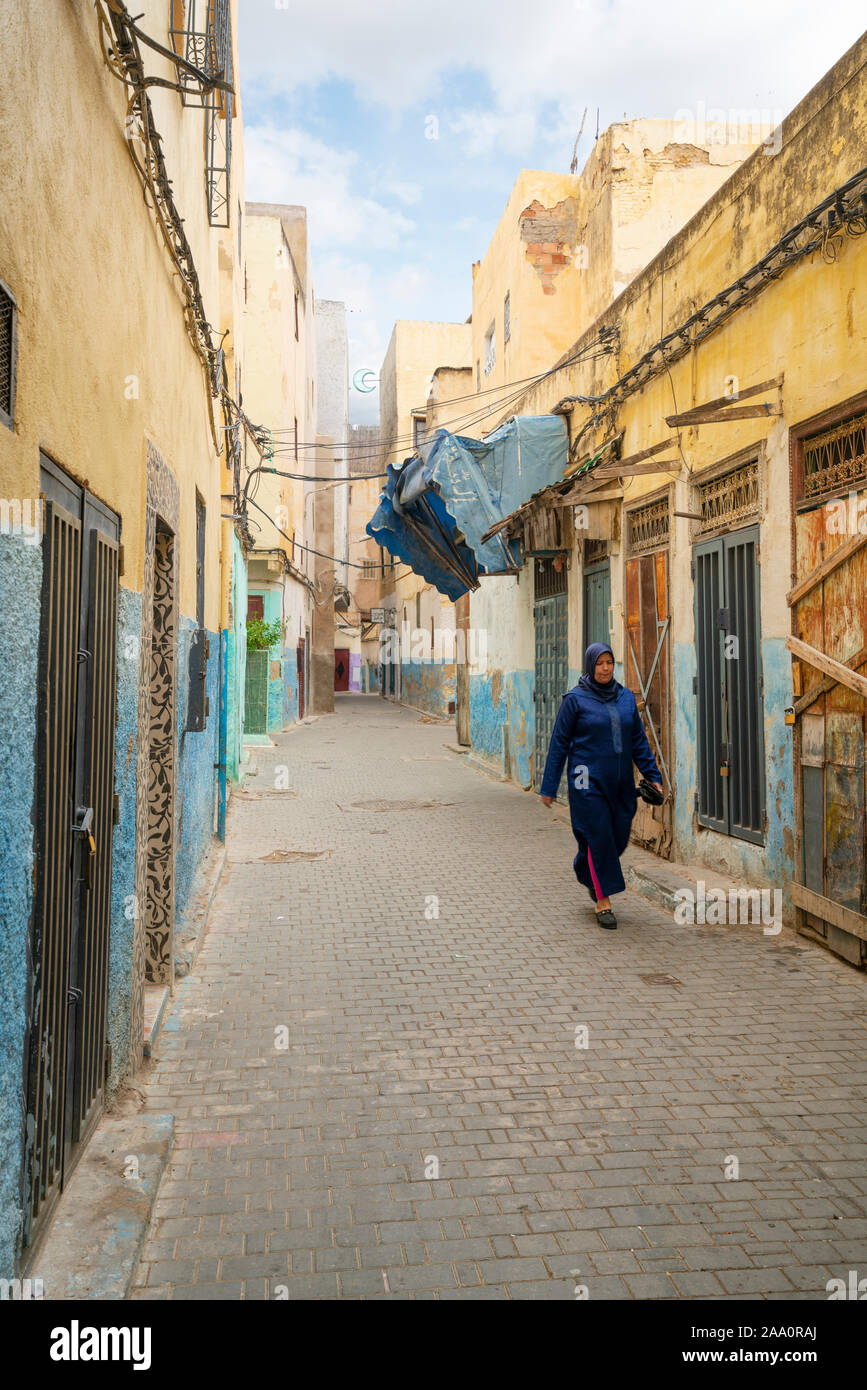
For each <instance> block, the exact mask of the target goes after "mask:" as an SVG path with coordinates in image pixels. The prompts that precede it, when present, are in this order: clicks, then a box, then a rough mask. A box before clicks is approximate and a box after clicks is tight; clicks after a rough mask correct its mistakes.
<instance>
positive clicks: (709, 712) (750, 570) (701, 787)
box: [693, 526, 765, 844]
mask: <svg viewBox="0 0 867 1390" xmlns="http://www.w3.org/2000/svg"><path fill="white" fill-rule="evenodd" d="M693 563H694V575H695V654H696V677H695V681H694V690H695V695H696V735H697V739H696V741H697V765H698V766H697V771H698V794H697V797H696V810H697V813H698V821H699V824H700V825H706V826H708V827H709V828H710V829H712V830H719V831H722V832H723V834H726V835H732V836H735V837H736V838H738V839H741V840H750V841H752V842H753V843H754V844H763V843H764V810H765V791H764V788H765V756H764V732H763V724H764V712H763V703H764V702H763V689H762V655H761V629H760V620H759V612H760V583H759V528H758V526H750V527H747V528H745V529H744V530H741V531H733V532H732V533H731V534H730V535H726V536H720V537H719V538H718V539H716V540H708V541H701V542H700V543H699V544H698V545H697V546H696V547H695V550H694V561H693Z"/></svg>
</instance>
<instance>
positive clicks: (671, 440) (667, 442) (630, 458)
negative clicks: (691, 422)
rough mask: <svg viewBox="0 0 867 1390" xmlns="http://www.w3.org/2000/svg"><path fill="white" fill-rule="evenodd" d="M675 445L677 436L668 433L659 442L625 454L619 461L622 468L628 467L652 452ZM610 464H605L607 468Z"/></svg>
mask: <svg viewBox="0 0 867 1390" xmlns="http://www.w3.org/2000/svg"><path fill="white" fill-rule="evenodd" d="M676 446H677V436H676V435H674V434H670V435H669V436H668V438H667V439H663V440H661V441H660V443H659V444H653V445H651V447H650V448H649V449H639V451H638V453H637V454H627V456H626V458H625V459H621V460H620V462H621V464H622V466H623V467H624V468H630V467H631V466H632V464H633V463H641V462H642V461H643V460H644V459H651V458H653V456H654V454H661V453H662V451H663V449H673V448H676ZM610 466H611V465H609V464H606V465H605V467H606V468H608V467H610Z"/></svg>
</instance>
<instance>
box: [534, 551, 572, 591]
mask: <svg viewBox="0 0 867 1390" xmlns="http://www.w3.org/2000/svg"><path fill="white" fill-rule="evenodd" d="M557 558H558V560H559V565H557V566H555V563H554V556H550V557H549V556H546V557H545V558H544V559H542V560H537V561H536V572H535V578H536V588H535V596H536V598H553V597H554V595H555V594H565V592H566V562H565V560H564V559H563V558H562V556H558V557H557Z"/></svg>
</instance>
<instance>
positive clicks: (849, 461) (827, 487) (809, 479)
mask: <svg viewBox="0 0 867 1390" xmlns="http://www.w3.org/2000/svg"><path fill="white" fill-rule="evenodd" d="M802 448H803V459H804V477H803V495H804V498H805V499H807V500H810V499H813V498H816V499H819V498H825V497H831V496H834V494H835V493H838V492H840V491H845V490H846V489H847V488H849V487H851V486H854V485H855V484H856V483H863V482H864V481H865V479H867V411H862V412H861V413H860V414H858V415H853V416H852V417H851V418H850V419H848V420H844V421H843V422H842V423H841V424H837V425H834V426H833V428H831V429H826V430H822V431H820V432H819V433H817V434H812V435H808V436H807V437H806V438H805V439H804V440H803V443H802Z"/></svg>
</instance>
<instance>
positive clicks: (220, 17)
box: [169, 0, 231, 106]
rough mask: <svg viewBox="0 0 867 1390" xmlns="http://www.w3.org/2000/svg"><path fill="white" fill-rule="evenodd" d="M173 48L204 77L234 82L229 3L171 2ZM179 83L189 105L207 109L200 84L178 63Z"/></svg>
mask: <svg viewBox="0 0 867 1390" xmlns="http://www.w3.org/2000/svg"><path fill="white" fill-rule="evenodd" d="M169 34H170V36H171V40H172V48H173V49H174V51H175V53H176V54H177V55H178V57H179V58H183V59H185V60H186V62H188V63H192V65H193V67H195V68H198V70H199V72H201V73H203V74H204V76H205V77H210V78H226V77H227V78H228V80H229V81H231V71H230V69H231V30H230V25H229V0H171V28H170V29H169ZM177 75H178V84H179V86H180V88H181V95H182V97H183V100H184V102H185V104H186V105H188V106H206V105H208V103H209V100H210V98H209V97H208V96H206V95H205V93H204V92H203V91H202V86H201V83H200V82H198V81H197V80H196V78H195V77H194V76H193V74H192V73H191V72H188V71H187V70H186V69H185V68H183V67H182V66H181V64H180V63H179V64H178V65H177Z"/></svg>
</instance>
